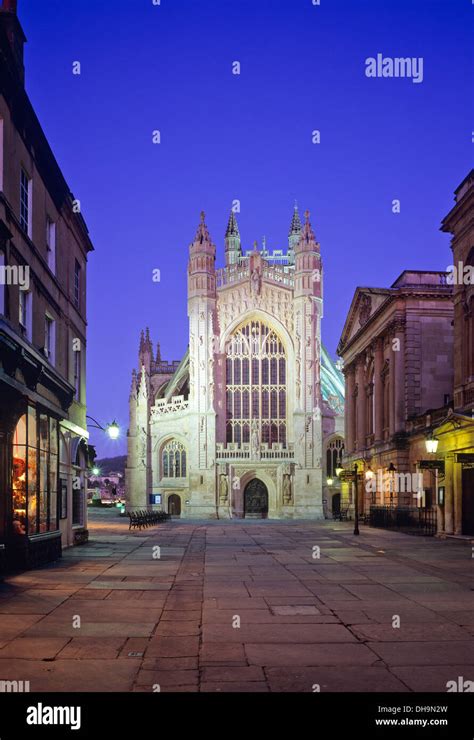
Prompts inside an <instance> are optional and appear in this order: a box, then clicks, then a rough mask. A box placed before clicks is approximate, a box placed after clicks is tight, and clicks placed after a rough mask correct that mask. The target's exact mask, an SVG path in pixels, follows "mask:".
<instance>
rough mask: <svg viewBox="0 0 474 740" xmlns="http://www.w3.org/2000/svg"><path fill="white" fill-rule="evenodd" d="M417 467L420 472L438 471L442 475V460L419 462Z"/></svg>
mask: <svg viewBox="0 0 474 740" xmlns="http://www.w3.org/2000/svg"><path fill="white" fill-rule="evenodd" d="M418 467H419V468H420V470H439V471H440V473H444V460H420V462H419V463H418Z"/></svg>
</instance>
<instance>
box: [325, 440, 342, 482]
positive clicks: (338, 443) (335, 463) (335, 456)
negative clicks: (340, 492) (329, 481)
mask: <svg viewBox="0 0 474 740" xmlns="http://www.w3.org/2000/svg"><path fill="white" fill-rule="evenodd" d="M343 455H344V440H343V438H342V437H334V439H332V440H331V441H330V442H329V443H328V445H327V447H326V475H327V477H328V478H336V477H337V476H336V468H342V456H343Z"/></svg>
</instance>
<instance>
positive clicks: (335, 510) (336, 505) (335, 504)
mask: <svg viewBox="0 0 474 740" xmlns="http://www.w3.org/2000/svg"><path fill="white" fill-rule="evenodd" d="M332 515H333V517H334V519H337V518H338V517H339V516H340V515H341V494H340V493H335V494H334V496H333V497H332Z"/></svg>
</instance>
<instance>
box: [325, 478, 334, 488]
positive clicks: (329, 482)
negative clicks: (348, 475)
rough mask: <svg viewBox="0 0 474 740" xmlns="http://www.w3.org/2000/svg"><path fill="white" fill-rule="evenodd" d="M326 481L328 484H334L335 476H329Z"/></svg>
mask: <svg viewBox="0 0 474 740" xmlns="http://www.w3.org/2000/svg"><path fill="white" fill-rule="evenodd" d="M326 483H327V484H328V486H332V484H333V483H334V478H331V477H330V476H329V478H327V479H326Z"/></svg>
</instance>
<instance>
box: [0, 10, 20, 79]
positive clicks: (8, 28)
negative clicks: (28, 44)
mask: <svg viewBox="0 0 474 740" xmlns="http://www.w3.org/2000/svg"><path fill="white" fill-rule="evenodd" d="M16 11H17V0H3V2H2V5H1V7H0V26H1V27H2V28H3V30H4V32H5V35H6V37H7V39H8V42H9V44H10V49H11V52H12V55H13V61H14V63H15V68H16V71H17V73H18V75H19V77H20V80H21V83H22V85H24V84H25V67H24V64H23V47H24V44H25V41H26V36H25V34H24V33H23V29H22V27H21V25H20V21H19V20H18V17H17V13H16Z"/></svg>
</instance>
